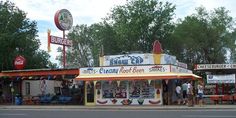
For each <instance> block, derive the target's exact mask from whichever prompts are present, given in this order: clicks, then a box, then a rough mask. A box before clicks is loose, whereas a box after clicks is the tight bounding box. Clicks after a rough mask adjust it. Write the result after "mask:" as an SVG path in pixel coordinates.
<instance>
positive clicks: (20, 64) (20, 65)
mask: <svg viewBox="0 0 236 118" xmlns="http://www.w3.org/2000/svg"><path fill="white" fill-rule="evenodd" d="M25 63H26V59H25V58H24V57H23V56H17V57H16V58H15V60H14V66H15V68H16V69H17V70H20V69H24V67H25Z"/></svg>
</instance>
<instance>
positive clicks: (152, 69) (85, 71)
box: [80, 65, 170, 75]
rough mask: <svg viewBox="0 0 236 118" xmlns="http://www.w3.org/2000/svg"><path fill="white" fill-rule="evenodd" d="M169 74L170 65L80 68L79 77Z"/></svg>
mask: <svg viewBox="0 0 236 118" xmlns="http://www.w3.org/2000/svg"><path fill="white" fill-rule="evenodd" d="M165 72H170V65H150V66H116V67H89V68H80V75H92V74H107V75H109V74H113V75H119V74H123V75H124V74H150V73H165Z"/></svg>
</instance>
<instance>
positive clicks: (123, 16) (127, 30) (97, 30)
mask: <svg viewBox="0 0 236 118" xmlns="http://www.w3.org/2000/svg"><path fill="white" fill-rule="evenodd" d="M174 10H175V6H173V5H172V4H171V3H168V2H166V3H163V2H158V1H157V0H128V2H127V4H125V5H123V6H116V7H114V8H113V9H112V10H111V14H110V15H108V16H107V17H106V18H104V20H103V21H102V22H100V23H95V24H92V25H91V26H84V25H80V26H76V27H75V28H73V30H72V31H71V32H70V33H69V34H68V37H69V39H72V40H73V47H72V49H69V50H68V51H67V53H68V54H67V55H68V57H67V61H71V62H67V63H68V64H70V65H78V66H79V67H81V66H82V67H83V66H97V65H98V57H99V54H100V52H101V51H102V52H103V53H105V54H106V55H108V54H120V53H122V52H132V51H143V52H150V51H151V49H152V43H153V42H154V40H156V39H159V40H160V41H161V42H162V43H163V44H164V47H165V46H166V45H165V43H166V42H168V39H169V36H170V34H171V33H172V31H173V28H174V25H173V23H172V22H171V20H172V18H173V15H174ZM102 47H103V48H102ZM83 53H86V54H83ZM75 55H76V56H75ZM86 56H87V59H85V58H86ZM91 60H92V63H90V62H91Z"/></svg>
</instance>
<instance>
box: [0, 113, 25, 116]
mask: <svg viewBox="0 0 236 118" xmlns="http://www.w3.org/2000/svg"><path fill="white" fill-rule="evenodd" d="M0 116H26V114H7V113H4V114H0Z"/></svg>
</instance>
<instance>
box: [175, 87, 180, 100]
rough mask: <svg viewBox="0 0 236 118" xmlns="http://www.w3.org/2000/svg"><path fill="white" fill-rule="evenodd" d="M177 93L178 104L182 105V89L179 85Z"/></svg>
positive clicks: (176, 89)
mask: <svg viewBox="0 0 236 118" xmlns="http://www.w3.org/2000/svg"><path fill="white" fill-rule="evenodd" d="M175 93H176V96H177V99H178V104H180V99H181V87H180V86H179V85H177V86H176V88H175Z"/></svg>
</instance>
